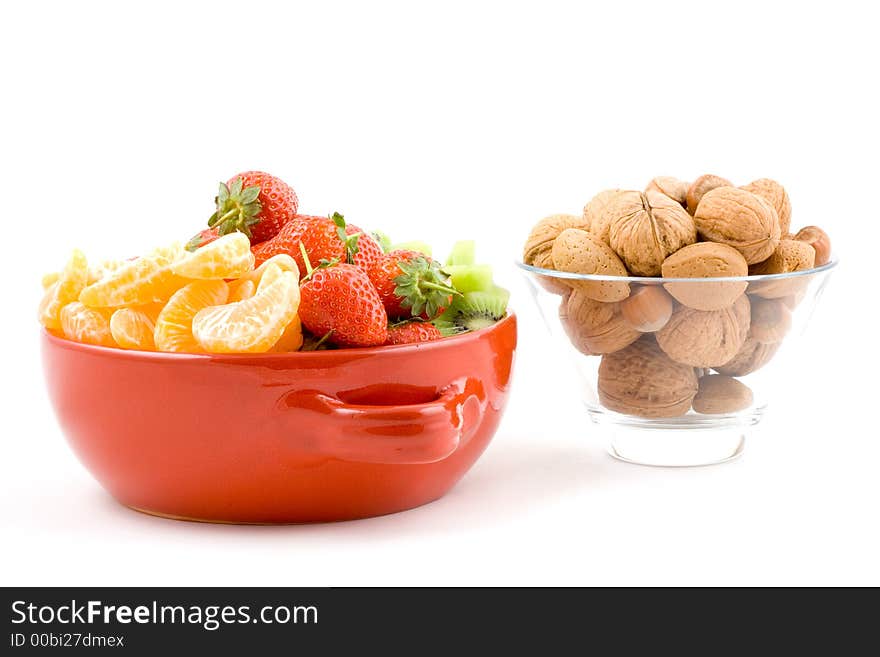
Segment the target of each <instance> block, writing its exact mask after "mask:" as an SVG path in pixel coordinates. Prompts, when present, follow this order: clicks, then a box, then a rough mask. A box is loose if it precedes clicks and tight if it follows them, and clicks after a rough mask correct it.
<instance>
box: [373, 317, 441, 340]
mask: <svg viewBox="0 0 880 657" xmlns="http://www.w3.org/2000/svg"><path fill="white" fill-rule="evenodd" d="M442 337H443V335H442V334H441V333H440V329H438V328H437V327H436V326H434V325H433V324H429V323H428V322H406V323H404V324H397V325H395V326H391V327H389V328H388V342H386V343H385V344H410V343H412V342H430V341H431V340H439V339H440V338H442Z"/></svg>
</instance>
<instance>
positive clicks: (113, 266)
mask: <svg viewBox="0 0 880 657" xmlns="http://www.w3.org/2000/svg"><path fill="white" fill-rule="evenodd" d="M124 264H125V261H124V260H105V261H104V262H102V263H100V264H98V265H92V266H91V267H89V285H91V284H92V283H97V282H98V281H100V280H101V279H102V278H104V277H105V276H106V275H107V274H109V273H110V272H114V271H116V270H117V269H119V268H120V267H121V266H122V265H124Z"/></svg>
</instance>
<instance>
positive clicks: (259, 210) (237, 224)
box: [208, 171, 299, 244]
mask: <svg viewBox="0 0 880 657" xmlns="http://www.w3.org/2000/svg"><path fill="white" fill-rule="evenodd" d="M214 202H215V203H216V204H217V210H216V212H214V214H213V215H211V218H210V219H208V226H209V227H211V228H217V230H218V231H219V233H220V234H221V235H226V234H227V233H231V232H233V231H236V230H237V231H240V232H242V233H245V234H246V235H247V236H248V237H250V238H251V243H252V244H259V243H260V242H265V241H266V240H268V239H271V238H273V237H275V235H277V234H278V231H279V230H281V227H282V226H284V224H286V223H287V222H288V221H290V220H291V219H293V217H294V216H295V215H296V210H297V208H298V207H299V199H297V197H296V192H294V191H293V188H292V187H291V186H290V185H288V184H287V183H286V182H284V181H283V180H281V179H280V178H276V177H275V176H272V175H269V174H268V173H263V172H262V171H246V172H244V173H240V174H238V175H237V176H233V177H232V178H230V179H229V181H228V182H226V183H225V184H224V183H220V192H219V193H218V194H217V198H216V199H214Z"/></svg>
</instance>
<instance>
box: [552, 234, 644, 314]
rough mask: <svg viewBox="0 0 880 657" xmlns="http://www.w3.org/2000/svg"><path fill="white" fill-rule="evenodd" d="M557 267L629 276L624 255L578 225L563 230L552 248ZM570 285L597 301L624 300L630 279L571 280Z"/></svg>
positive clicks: (554, 262)
mask: <svg viewBox="0 0 880 657" xmlns="http://www.w3.org/2000/svg"><path fill="white" fill-rule="evenodd" d="M551 254H552V257H553V268H554V269H557V270H559V271H567V272H571V273H574V274H599V275H603V276H626V275H627V271H626V267H624V265H623V263H622V262H621V261H620V258H618V257H617V255H616V254H615V253H614V251H612V250H611V249H610V248H609V247H608V245H606V244H605V243H604V242H600V241H599V240H598V239H597V238H596V237H594V236H593V235H592V234H590V233H588V232H587V231H585V230H579V229H577V228H568V229H566V230H564V231H562V233H560V234H559V237H557V238H556V239H555V240H554V242H553V248H552V249H551ZM567 283H568V285H570V286H571V287H573V288H574V289H577V290H580V291H581V292H583V293H584V294H585V295H586V296H588V297H589V298H590V299H595V300H596V301H620V300H622V299H625V298H626V297H628V296H629V284H628V283H627V282H626V281H620V282H617V281H579V280H574V279H571V280H568V281H567Z"/></svg>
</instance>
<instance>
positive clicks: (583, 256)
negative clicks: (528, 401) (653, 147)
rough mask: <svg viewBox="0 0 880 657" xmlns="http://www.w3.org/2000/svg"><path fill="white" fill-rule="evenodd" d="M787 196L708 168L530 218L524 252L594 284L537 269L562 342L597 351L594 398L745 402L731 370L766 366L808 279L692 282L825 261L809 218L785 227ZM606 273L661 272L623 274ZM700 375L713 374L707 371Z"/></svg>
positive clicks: (641, 412)
mask: <svg viewBox="0 0 880 657" xmlns="http://www.w3.org/2000/svg"><path fill="white" fill-rule="evenodd" d="M790 226H791V202H790V200H789V197H788V194H787V193H786V191H785V189H784V188H783V186H782V185H780V184H779V183H778V182H776V181H775V180H770V179H769V178H761V179H760V180H756V181H754V182H751V183H749V184H748V185H744V186H742V187H736V186H734V184H733V183H732V182H730V181H729V180H726V179H725V178H721V177H719V176H714V175H704V176H700V177H699V178H697V179H696V180H695V181H693V182H692V183H686V182H683V181H681V180H678V179H677V178H673V177H669V176H661V177H657V178H654V179H653V180H652V181H651V182H650V183H649V184H648V186H647V187H646V188H645V190H644V191H641V192H639V191H628V190H621V189H611V190H606V191H603V192H600V193H599V194H597V195H596V196H594V197H593V199H592V200H590V202H589V203H587V204H586V206H585V207H584V212H583V215H582V216H576V215H567V214H556V215H552V216H549V217H546V218H544V219H542V220H541V221H539V222H538V223H537V224H536V225H535V227H534V228H533V229H532V231H531V233H530V235H529V237H528V240H527V241H526V245H525V249H524V252H523V261H524V262H525V263H526V264H528V265H532V266H534V267H539V268H543V269H551V270H555V271H560V272H570V273H574V274H590V275H601V276H603V277H604V278H603V279H602V280H578V279H568V278H563V277H552V276H543V277H539V280H540V282H541V285H543V286H544V287H546V288H547V289H548V290H550V291H551V292H554V293H556V294H560V295H562V303H561V306H560V309H559V317H560V320H561V321H562V325H563V327H564V328H565V331H566V333H567V334H568V337H569V339H570V340H571V342H572V344H573V345H574V346H575V347H576V348H577V349H578V350H579V351H581V352H582V353H584V354H588V355H601V356H602V362H601V364H600V366H599V381H598V389H599V397H600V400H601V402H602V404H603V405H604V406H606V407H607V408H609V409H611V410H613V411H617V412H620V413H626V414H629V415H637V416H641V417H652V418H655V417H675V416H679V415H684V414H685V413H687V412H688V411H689V410H690V409H691V408H693V410H694V411H696V412H697V413H706V414H717V413H732V412H736V411H739V410H742V409H744V408H747V407H748V406H750V405H751V403H752V392H751V390H749V388H748V387H747V386H746V385H745V384H743V383H742V382H741V381H739V380H737V379H736V378H734V377H739V376H745V375H747V374H750V373H751V372H754V371H755V370H757V369H758V368H760V367H762V366H763V365H765V364H766V363H767V362H768V361H769V360H770V359H771V358H772V357H773V355H774V354H775V353H776V351H777V349H778V348H779V345H780V343H781V341H782V339H783V338H784V336H785V334H786V332H787V331H788V329H789V327H790V326H791V311H792V310H793V309H794V308H795V306H796V305H797V304H798V303H799V302H800V300H801V299H802V298H803V295H804V294H805V291H806V286H807V284H808V283H809V280H808V279H809V278H810V277H809V276H803V277H794V278H783V279H769V280H756V281H729V280H721V281H705V282H697V281H694V282H691V281H683V280H680V279H713V278H720V277H723V278H727V277H744V276H749V275H758V274H784V273H789V272H796V271H802V270H808V269H812V268H814V267H818V266H821V265H823V264H825V263H827V262H828V261H829V260H830V257H831V242H830V240H829V238H828V235H827V234H826V233H825V232H824V231H823V230H822V229H821V228H817V227H816V226H808V227H806V228H802V229H801V230H800V231H798V232H797V233H796V234H792V233H791V232H790ZM618 276H629V277H634V276H642V277H659V278H665V279H679V280H671V281H670V282H668V283H663V282H660V281H654V280H652V281H645V282H644V283H635V282H630V281H625V280H621V281H616V280H614V277H618ZM711 370H713V371H714V372H713V371H711Z"/></svg>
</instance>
